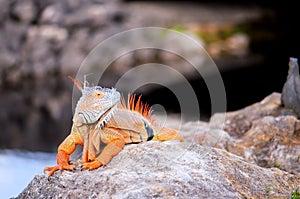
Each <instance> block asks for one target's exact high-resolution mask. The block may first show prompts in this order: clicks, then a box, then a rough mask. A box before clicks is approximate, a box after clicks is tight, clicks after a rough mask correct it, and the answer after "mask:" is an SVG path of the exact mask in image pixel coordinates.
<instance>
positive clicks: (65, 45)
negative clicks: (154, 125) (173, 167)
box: [0, 0, 300, 173]
mask: <svg viewBox="0 0 300 199" xmlns="http://www.w3.org/2000/svg"><path fill="white" fill-rule="evenodd" d="M284 3H286V4H287V2H284ZM297 11H298V10H297V6H293V5H291V4H289V7H288V9H287V8H285V6H282V2H277V3H274V1H268V0H263V1H243V2H242V3H241V2H240V1H234V0H226V1H222V0H219V1H125V0H65V1H60V0H0V18H1V21H0V76H1V78H0V107H1V111H0V127H1V133H0V149H2V154H3V153H4V152H5V151H6V152H7V149H18V150H26V151H43V152H55V151H56V150H57V146H58V145H59V144H60V142H61V141H62V140H63V139H64V138H65V137H66V135H67V134H69V131H70V127H71V121H72V101H71V100H72V99H71V98H72V91H73V90H72V88H73V84H72V82H71V81H70V80H69V79H68V78H67V76H68V75H70V76H73V77H74V76H76V73H77V70H78V68H79V66H80V64H81V62H82V61H83V60H84V58H85V57H86V56H87V55H88V53H89V52H90V51H91V50H92V49H93V48H94V47H95V46H96V45H97V44H98V43H100V42H101V41H103V40H104V39H107V38H109V37H110V36H112V35H113V34H116V33H119V32H122V31H125V30H128V29H131V28H135V27H145V26H157V27H164V28H170V29H174V30H177V31H179V32H183V33H189V34H193V35H194V36H196V37H197V38H199V39H200V40H201V41H202V42H203V46H204V47H205V49H206V51H207V52H208V53H209V55H210V56H211V58H212V59H213V60H214V61H215V63H216V64H217V66H218V68H219V71H220V72H221V75H222V78H223V80H224V84H225V88H226V94H227V110H228V111H232V110H236V109H239V108H243V107H244V106H247V105H249V104H252V103H254V102H257V101H259V100H261V99H263V98H264V97H265V96H267V95H269V94H270V93H272V92H281V89H282V86H283V83H284V82H285V80H286V76H287V71H288V61H289V57H296V58H297V57H298V56H299V35H300V34H299V30H298V28H296V26H297V25H298V24H299V23H297V19H298V16H297ZM150 62H154V63H162V64H166V65H171V66H174V68H175V69H176V70H178V71H179V72H180V73H181V74H184V76H185V77H186V78H187V79H188V80H189V82H190V84H191V85H192V87H193V88H194V90H195V91H196V94H197V97H198V98H199V99H201V100H200V110H201V116H202V117H201V118H196V119H201V120H206V121H207V120H208V119H209V117H210V115H211V114H212V113H211V110H210V99H209V93H208V90H207V87H206V85H205V82H204V81H203V80H202V78H201V76H199V75H195V74H194V73H193V71H190V70H186V68H185V65H184V63H183V61H182V60H180V59H179V58H178V57H176V56H172V55H170V54H168V53H165V52H160V51H157V50H149V49H148V50H139V51H135V52H132V53H129V54H127V55H126V56H123V57H121V58H120V59H118V60H116V61H115V62H113V63H112V64H111V66H110V67H109V68H108V70H107V71H106V75H105V78H103V79H102V80H101V81H100V84H101V85H102V86H110V87H111V86H113V85H114V83H115V82H116V80H117V79H118V78H119V77H120V76H122V74H124V73H125V72H126V71H128V70H129V69H131V68H133V67H135V66H138V65H140V64H143V63H150ZM174 63H175V64H174ZM213 77H214V74H211V78H213ZM180 83H181V82H174V83H173V86H174V87H176V86H178V87H180ZM139 92H140V93H142V94H143V96H144V98H143V99H144V101H146V102H148V103H149V104H161V105H162V106H164V108H165V109H166V110H167V111H168V112H171V113H175V114H176V113H178V111H179V110H180V108H179V105H178V103H177V101H176V98H175V96H173V94H172V93H171V92H170V91H169V90H168V89H166V88H163V87H155V89H153V88H152V89H148V88H147V87H145V88H142V89H141V90H140V91H139ZM4 149H5V150H4ZM0 152H1V150H0ZM0 154H1V153H0ZM6 154H7V153H6ZM9 155H11V153H9ZM19 156H21V157H24V156H26V155H25V154H24V153H21V155H19ZM1 157H2V159H1V158H0V160H2V164H1V161H0V165H1V166H2V171H4V170H3V168H4V167H9V165H7V164H4V162H7V161H5V160H4V159H5V158H7V156H5V157H4V156H1ZM10 157H11V156H10ZM30 157H32V155H30ZM54 158H55V156H54V157H53V162H54V161H55V159H54ZM9 160H11V159H9ZM42 160H43V161H44V160H45V158H42ZM12 161H14V160H12ZM0 170H1V168H0ZM2 173H4V172H2Z"/></svg>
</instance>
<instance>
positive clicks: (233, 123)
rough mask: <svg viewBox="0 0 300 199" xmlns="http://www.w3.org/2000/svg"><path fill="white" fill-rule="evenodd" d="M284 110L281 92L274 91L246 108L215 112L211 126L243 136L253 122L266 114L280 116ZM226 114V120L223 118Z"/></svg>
mask: <svg viewBox="0 0 300 199" xmlns="http://www.w3.org/2000/svg"><path fill="white" fill-rule="evenodd" d="M283 112H284V108H282V107H281V106H280V93H275V92H274V93H272V94H271V95H269V96H267V97H266V98H265V99H263V100H262V101H261V102H258V103H255V104H252V105H250V106H247V107H245V108H244V109H241V110H237V111H233V112H227V113H226V114H225V113H217V114H214V115H213V116H212V117H211V118H210V126H211V127H213V128H219V129H223V128H224V130H225V131H227V132H228V133H229V134H230V135H232V136H237V137H238V136H242V135H243V134H244V133H246V132H247V131H248V130H249V129H250V128H251V126H252V122H253V121H254V120H256V119H259V118H263V117H265V116H279V115H281V114H282V113H283ZM224 114H225V121H224V120H223V118H224Z"/></svg>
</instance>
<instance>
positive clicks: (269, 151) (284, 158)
mask: <svg viewBox="0 0 300 199" xmlns="http://www.w3.org/2000/svg"><path fill="white" fill-rule="evenodd" d="M280 97H281V95H280V94H279V93H272V94H271V95H269V96H267V97H266V98H265V99H264V100H262V101H261V102H258V103H255V104H253V105H250V106H248V107H246V108H244V109H241V110H238V111H234V112H229V113H226V119H225V123H224V129H222V124H221V123H222V121H223V120H221V119H220V118H223V117H224V115H223V114H225V113H218V114H216V115H214V116H213V117H212V118H211V120H210V123H209V124H206V125H205V124H202V125H201V128H200V127H199V126H198V125H197V124H193V123H190V124H191V126H190V129H194V130H191V131H194V134H193V135H190V134H187V136H188V137H189V138H188V139H190V140H193V141H194V142H196V143H200V144H202V145H210V146H213V147H217V148H221V149H225V150H227V151H229V152H231V153H233V154H236V155H238V156H241V157H243V158H245V160H246V161H248V162H251V163H255V164H257V165H259V166H262V167H268V168H269V167H278V168H280V169H282V170H285V171H288V172H290V173H300V168H299V162H300V121H299V120H298V119H297V118H296V117H295V116H293V115H285V114H286V113H287V111H286V109H284V108H283V107H281V106H280ZM195 129H197V130H198V131H196V132H195ZM224 130H225V131H224ZM229 135H231V136H229ZM190 137H192V139H191V138H190Z"/></svg>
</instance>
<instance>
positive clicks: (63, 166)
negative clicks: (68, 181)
mask: <svg viewBox="0 0 300 199" xmlns="http://www.w3.org/2000/svg"><path fill="white" fill-rule="evenodd" d="M73 169H74V165H70V164H60V165H56V166H54V167H46V168H45V169H44V170H45V171H50V172H49V173H48V177H50V176H52V174H53V173H54V172H55V171H57V170H73Z"/></svg>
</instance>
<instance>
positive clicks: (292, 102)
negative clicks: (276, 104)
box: [281, 58, 300, 117]
mask: <svg viewBox="0 0 300 199" xmlns="http://www.w3.org/2000/svg"><path fill="white" fill-rule="evenodd" d="M299 93H300V76H299V65H298V60H297V59H296V58H290V63H289V72H288V76H287V80H286V82H285V84H284V85H283V88H282V95H281V103H282V104H283V105H284V107H286V108H288V109H291V110H292V111H293V112H294V113H295V114H296V115H297V117H300V95H299Z"/></svg>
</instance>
